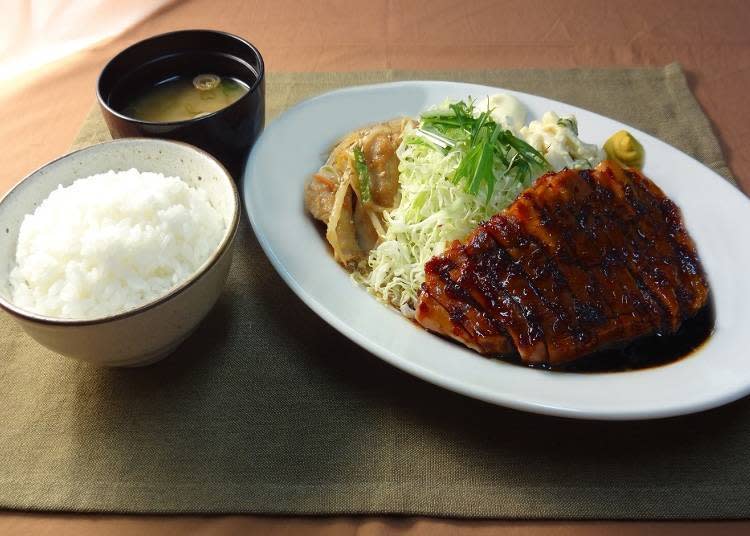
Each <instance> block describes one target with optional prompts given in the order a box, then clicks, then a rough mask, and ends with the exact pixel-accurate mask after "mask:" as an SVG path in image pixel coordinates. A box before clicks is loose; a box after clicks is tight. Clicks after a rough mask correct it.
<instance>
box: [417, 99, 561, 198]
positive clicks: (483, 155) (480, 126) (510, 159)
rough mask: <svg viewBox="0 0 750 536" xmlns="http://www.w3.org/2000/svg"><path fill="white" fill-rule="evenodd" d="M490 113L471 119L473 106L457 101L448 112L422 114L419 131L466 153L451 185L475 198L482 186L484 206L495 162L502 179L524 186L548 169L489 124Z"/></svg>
mask: <svg viewBox="0 0 750 536" xmlns="http://www.w3.org/2000/svg"><path fill="white" fill-rule="evenodd" d="M490 113H491V110H488V111H485V112H482V113H480V114H479V115H477V116H475V115H474V102H473V101H469V102H465V101H459V102H455V103H451V104H450V105H448V110H438V111H431V112H427V113H424V114H422V124H421V127H420V128H421V129H422V130H424V131H426V132H428V133H429V132H433V133H435V134H436V135H438V136H441V137H443V138H447V139H448V140H450V141H451V142H453V143H454V144H456V145H462V146H463V148H464V149H465V151H464V156H463V158H462V159H461V162H460V163H459V165H458V167H457V168H456V172H455V173H454V175H453V177H452V181H453V183H454V184H459V183H462V182H463V183H464V188H465V190H466V192H468V193H471V194H473V195H476V194H478V193H479V190H480V189H481V187H482V185H484V186H485V190H486V196H487V202H489V200H490V198H491V197H492V192H493V191H494V189H495V182H496V181H497V180H498V177H496V176H495V171H494V168H495V165H494V164H495V161H496V160H499V161H500V162H501V163H502V165H503V166H504V167H505V172H504V175H505V176H509V177H512V178H514V179H515V180H518V181H519V182H521V183H527V182H529V181H530V180H531V178H532V177H533V176H535V175H539V174H541V173H542V172H544V171H548V170H550V169H551V167H550V165H549V163H547V161H546V160H545V159H544V157H543V156H542V155H541V154H540V153H539V152H538V151H537V150H536V149H534V148H533V147H532V146H531V145H529V144H528V143H526V142H525V141H523V140H522V139H520V138H517V137H516V136H514V135H513V133H512V132H511V131H510V130H503V129H502V127H501V126H500V125H498V124H497V123H495V121H493V120H492V117H491V115H490Z"/></svg>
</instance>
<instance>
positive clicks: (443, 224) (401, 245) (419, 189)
mask: <svg viewBox="0 0 750 536" xmlns="http://www.w3.org/2000/svg"><path fill="white" fill-rule="evenodd" d="M463 150H464V149H463V148H462V146H460V145H459V146H457V147H455V148H453V149H451V150H449V151H448V152H447V153H446V152H444V151H443V150H442V149H440V148H438V147H435V146H433V145H431V144H430V143H428V142H425V140H424V139H422V138H420V137H418V136H416V135H415V134H413V133H411V132H406V133H405V135H404V139H403V141H402V143H401V145H400V146H399V148H398V151H397V155H398V157H399V161H400V164H399V173H400V177H399V182H400V187H401V201H400V203H399V205H398V207H396V208H395V209H393V210H390V211H387V212H386V213H385V214H384V217H385V223H386V225H387V231H386V233H385V236H384V237H383V240H382V242H381V243H380V244H379V245H378V246H377V247H376V248H375V249H373V250H372V251H370V254H369V257H368V259H367V261H366V266H362V267H360V270H357V271H355V272H354V274H353V277H354V279H355V281H357V282H358V283H360V284H362V285H363V286H364V287H365V288H367V290H368V291H369V292H371V293H372V294H373V295H375V296H376V297H377V298H378V299H380V300H382V301H384V302H386V303H388V304H391V305H393V306H394V307H396V308H398V309H400V311H401V312H402V314H404V315H405V316H409V317H412V316H414V307H415V305H416V302H417V296H418V294H419V288H420V287H421V285H422V283H423V282H424V277H425V276H424V265H425V263H426V262H427V261H428V260H430V259H431V258H432V257H433V256H435V255H439V254H440V253H442V252H443V251H444V249H445V246H446V243H448V242H450V241H452V240H458V239H463V238H465V237H466V235H467V234H469V233H470V232H471V231H472V230H473V229H474V228H475V227H476V226H477V225H478V224H479V223H481V222H482V221H484V220H486V219H488V218H489V217H491V216H492V215H493V214H496V213H497V212H499V211H500V210H502V209H503V208H505V207H507V206H508V205H509V204H510V203H511V202H512V201H513V200H514V199H515V198H516V196H517V195H518V194H519V193H520V192H521V191H522V190H523V189H525V188H527V187H528V186H529V185H530V182H520V181H518V180H516V179H514V178H512V177H510V176H507V175H506V174H505V173H504V172H505V169H506V168H505V166H503V165H502V164H501V163H500V162H498V161H496V162H495V165H494V173H495V176H496V179H497V180H496V183H495V188H494V191H493V193H492V196H491V197H490V199H489V202H488V201H487V192H486V189H484V188H485V187H484V186H483V187H482V188H483V190H481V191H480V192H478V193H477V195H472V194H470V193H467V192H465V191H464V187H463V186H462V185H456V184H453V183H452V182H451V180H450V179H451V177H452V176H453V174H454V172H455V171H456V168H457V167H458V164H459V162H460V161H461V158H462V157H463ZM533 178H535V177H532V179H533Z"/></svg>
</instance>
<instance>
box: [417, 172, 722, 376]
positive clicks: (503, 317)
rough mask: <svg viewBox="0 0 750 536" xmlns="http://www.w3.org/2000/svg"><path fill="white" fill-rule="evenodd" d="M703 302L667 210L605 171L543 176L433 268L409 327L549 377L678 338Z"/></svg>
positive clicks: (639, 180)
mask: <svg viewBox="0 0 750 536" xmlns="http://www.w3.org/2000/svg"><path fill="white" fill-rule="evenodd" d="M708 293H709V288H708V283H707V280H706V277H705V274H704V272H703V269H702V267H701V265H700V261H699V260H698V256H697V253H696V250H695V246H694V244H693V242H692V240H691V239H690V237H689V236H688V234H687V232H686V231H685V228H684V226H683V224H682V218H681V216H680V212H679V210H678V209H677V207H676V206H675V205H674V203H672V202H671V201H670V200H669V199H668V198H667V197H666V196H665V195H664V193H663V192H662V191H661V190H660V189H659V188H658V187H657V186H656V185H654V184H653V183H652V182H651V181H650V180H649V179H647V178H646V177H644V176H643V175H641V174H639V173H637V172H635V171H632V170H628V171H623V170H622V169H621V168H620V167H619V166H617V165H615V164H611V163H609V162H605V163H603V164H601V165H600V166H599V167H598V168H597V169H596V170H593V171H571V170H564V171H562V172H560V173H554V174H547V175H545V176H543V177H540V178H539V179H538V180H537V181H536V183H535V184H534V185H533V186H532V187H531V188H529V189H528V190H526V191H525V192H523V193H522V194H521V195H519V197H518V198H517V199H516V201H514V203H513V204H512V205H511V206H509V207H508V208H507V209H506V210H504V211H503V212H501V213H500V214H497V215H495V216H493V217H492V218H490V220H489V221H487V222H485V223H483V224H481V225H480V226H479V227H478V228H477V229H475V230H474V231H473V232H472V233H471V234H470V235H469V236H468V237H467V239H466V240H465V241H464V242H458V241H456V242H454V243H453V244H451V245H450V246H449V247H448V248H447V250H446V251H445V252H444V253H443V254H442V255H440V256H437V257H435V258H433V259H431V260H430V261H429V262H428V263H427V264H426V265H425V283H424V285H423V286H422V292H421V296H420V300H419V304H418V307H417V314H416V317H417V321H418V322H420V323H421V324H422V325H423V326H425V327H426V328H427V329H430V330H431V331H435V332H437V333H441V334H444V335H448V336H450V337H452V338H454V339H456V340H458V341H460V342H462V343H463V344H466V345H467V346H469V347H471V348H473V349H474V350H476V351H478V352H480V353H483V354H506V355H507V354H511V353H514V352H517V353H518V354H519V355H520V356H521V358H522V359H523V361H525V362H527V363H532V364H541V365H551V366H555V365H561V364H564V363H567V362H570V361H573V360H575V359H577V358H578V357H581V356H583V355H586V354H588V353H591V352H594V351H596V350H600V349H604V348H607V347H611V346H614V345H617V344H621V343H624V342H627V341H629V340H632V339H635V338H637V337H641V336H644V335H649V334H653V333H665V334H666V333H672V332H675V331H676V330H677V329H678V328H679V326H680V325H681V324H682V322H683V321H684V320H685V319H687V318H690V317H691V316H693V315H695V313H697V312H698V310H700V309H701V308H702V307H703V306H704V305H705V304H706V302H707V301H708Z"/></svg>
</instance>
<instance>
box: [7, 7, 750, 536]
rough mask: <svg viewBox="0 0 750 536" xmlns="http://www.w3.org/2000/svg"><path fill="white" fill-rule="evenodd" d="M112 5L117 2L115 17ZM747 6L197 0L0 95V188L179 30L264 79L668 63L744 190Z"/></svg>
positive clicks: (357, 525)
mask: <svg viewBox="0 0 750 536" xmlns="http://www.w3.org/2000/svg"><path fill="white" fill-rule="evenodd" d="M114 6H116V3H115V2H114V1H113V9H114V8H115V7H114ZM749 27H750V6H749V5H748V3H747V2H746V0H734V1H729V0H727V1H708V0H705V1H702V0H695V1H684V0H664V1H661V2H652V1H649V0H631V1H629V2H610V3H605V2H600V1H595V0H590V1H585V0H579V1H570V0H521V1H514V2H510V1H506V2H493V1H486V2H473V1H463V0H430V1H429V2H424V1H406V2H392V1H387V0H369V1H362V0H348V1H347V0H344V1H330V2H309V3H302V2H299V3H298V2H293V1H289V0H256V1H241V0H193V1H188V2H178V3H175V4H173V5H171V6H169V7H167V8H166V9H164V10H162V11H160V12H158V13H156V14H155V15H154V16H152V17H151V18H149V19H148V20H147V21H146V22H145V23H143V24H141V25H139V26H138V27H136V28H134V29H132V30H130V31H128V32H126V33H125V34H124V35H122V36H120V37H118V38H116V39H114V40H113V41H110V42H108V43H106V44H103V45H100V46H97V47H94V48H92V49H90V50H86V51H85V52H82V53H79V54H76V55H75V56H73V57H71V58H68V59H66V60H63V61H59V62H57V63H55V64H52V65H51V66H48V67H46V68H44V69H43V70H40V71H38V72H34V73H32V74H31V75H28V76H24V77H23V78H22V79H20V80H15V81H14V82H13V83H12V84H6V85H5V86H4V87H3V88H0V109H2V110H3V114H2V115H3V120H2V121H0V146H2V147H3V158H2V160H3V173H2V175H0V193H2V192H4V191H5V190H7V189H8V188H9V187H10V186H11V185H13V184H14V183H16V182H17V181H19V180H21V179H22V178H23V177H24V176H25V175H26V174H27V173H29V172H30V171H32V170H33V169H35V168H37V167H39V166H40V165H42V164H44V163H45V162H47V161H49V160H51V159H53V158H55V157H57V156H59V155H61V154H63V153H65V152H66V150H67V149H68V147H69V146H70V144H71V142H72V140H73V138H74V137H75V135H76V132H77V131H78V128H79V126H80V124H81V122H82V121H83V119H84V117H85V116H86V114H87V113H88V111H89V109H90V108H91V106H92V103H93V102H94V86H95V82H96V78H97V76H98V73H99V71H100V70H101V68H102V67H103V66H104V64H105V63H106V61H107V60H108V59H109V58H111V57H112V56H113V55H114V54H116V53H117V52H118V51H119V50H121V49H122V48H124V47H125V46H127V45H130V44H131V43H134V42H136V41H138V40H140V39H143V38H145V37H148V36H150V35H154V34H158V33H162V32H166V31H171V30H177V29H184V28H213V29H220V30H224V31H228V32H232V33H236V34H239V35H241V36H243V37H246V38H247V39H249V40H250V41H252V42H253V43H254V44H255V45H256V46H258V48H259V49H260V50H261V51H262V53H263V55H264V57H265V60H266V66H267V69H268V70H269V71H277V72H278V71H349V70H377V69H391V68H392V69H423V70H429V69H446V70H447V69H455V70H464V69H503V68H524V67H528V68H531V67H550V68H565V67H577V66H581V67H607V66H628V65H633V66H637V65H665V64H667V63H670V62H673V61H678V62H680V63H681V64H682V66H683V68H684V69H685V70H686V72H687V74H688V77H689V78H688V79H689V82H690V84H691V89H692V90H693V91H694V93H695V95H696V97H697V99H698V101H699V103H700V104H701V106H702V107H703V109H704V110H705V112H706V114H707V115H708V117H709V118H710V119H711V121H712V123H713V126H714V128H715V131H716V133H717V134H718V136H719V139H720V140H721V143H722V147H723V149H724V153H725V155H726V158H727V161H728V163H729V166H730V169H731V170H732V172H733V174H734V175H735V177H737V179H738V181H739V183H740V184H741V186H742V188H743V189H744V191H746V192H750V149H749V148H748V147H749V146H750V105H748V103H747V97H746V94H747V91H748V90H747V88H748V87H750V32H748V30H747V29H748V28H749ZM499 529H504V531H505V532H507V533H509V534H519V535H521V534H523V535H526V534H556V535H562V534H572V533H576V534H598V533H601V532H607V533H615V534H623V535H629V534H642V533H644V532H646V531H648V532H649V533H650V534H653V533H659V534H685V533H690V532H692V533H695V534H704V533H710V534H728V533H735V532H736V533H750V523H697V524H695V523H693V524H690V523H611V522H608V523H575V522H554V521H550V522H502V521H500V522H497V521H453V520H438V519H428V518H393V517H391V518H377V517H368V518H274V517H263V516H220V517H200V516H176V517H160V516H101V515H63V514H38V513H29V514H20V513H13V512H5V513H0V534H27V533H35V534H55V535H66V534H76V535H78V534H89V533H92V534H93V533H103V532H105V531H106V532H112V533H118V534H185V533H188V532H192V533H198V534H235V533H240V532H249V531H257V532H260V533H263V534H290V533H294V534H297V533H305V534H317V533H320V532H323V531H325V532H327V533H332V534H355V533H356V534H391V533H393V532H408V533H411V534H436V535H448V534H451V535H453V534H494V533H496V532H497V531H498V530H499Z"/></svg>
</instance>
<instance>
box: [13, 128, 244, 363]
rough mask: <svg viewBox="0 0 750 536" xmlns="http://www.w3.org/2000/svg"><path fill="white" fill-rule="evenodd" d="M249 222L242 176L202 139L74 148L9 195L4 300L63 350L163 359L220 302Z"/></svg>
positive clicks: (92, 357) (131, 359) (117, 358)
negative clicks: (241, 227) (243, 211)
mask: <svg viewBox="0 0 750 536" xmlns="http://www.w3.org/2000/svg"><path fill="white" fill-rule="evenodd" d="M238 224H239V196H238V193H237V188H236V186H235V184H234V182H233V180H232V178H231V176H230V175H229V173H228V172H227V171H226V169H224V167H223V166H222V165H221V164H220V163H219V162H218V161H217V160H216V159H214V158H213V157H212V156H210V155H209V154H208V153H206V152H204V151H201V150H200V149H197V148H195V147H193V146H191V145H188V144H185V143H179V142H173V141H166V140H158V139H141V138H128V139H120V140H116V141H112V142H106V143H101V144H98V145H93V146H91V147H87V148H85V149H82V150H79V151H75V152H73V153H70V154H68V155H66V156H63V157H62V158H59V159H58V160H55V161H53V162H50V163H49V164H47V165H45V166H44V167H42V168H40V169H38V170H37V171H35V172H33V173H32V174H31V175H29V176H28V177H26V178H25V179H24V180H22V181H21V182H20V183H18V184H17V185H16V186H15V187H14V188H13V189H12V190H11V191H10V192H8V194H7V195H6V196H5V197H4V198H3V199H2V200H1V201H0V307H2V308H3V309H5V310H6V311H7V312H8V313H10V315H11V316H13V317H14V318H15V319H16V320H17V321H18V322H19V323H20V325H21V326H22V327H23V329H24V330H25V331H26V332H27V333H28V334H29V335H30V336H31V337H33V338H34V339H35V340H36V341H38V342H39V343H41V344H42V345H44V346H46V347H47V348H50V349H51V350H54V351H55V352H58V353H60V354H63V355H66V356H69V357H73V358H76V359H80V360H84V361H88V362H90V363H94V364H97V365H103V366H137V365H146V364H149V363H153V362H155V361H157V360H159V359H161V358H163V357H165V356H167V355H168V354H170V353H171V352H172V351H173V350H174V349H175V348H176V347H177V346H178V345H179V344H180V343H181V342H182V341H184V340H185V339H186V338H187V337H188V336H189V335H190V333H192V331H193V330H194V329H195V328H196V327H197V326H198V324H199V323H200V321H201V320H202V319H203V318H204V317H205V316H206V314H208V312H209V311H210V310H211V308H212V307H213V306H214V304H215V303H216V301H217V299H218V297H219V295H220V294H221V291H222V289H223V287H224V283H225V281H226V278H227V274H228V271H229V266H230V264H231V260H232V246H233V243H234V239H235V237H236V234H237V227H238Z"/></svg>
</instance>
